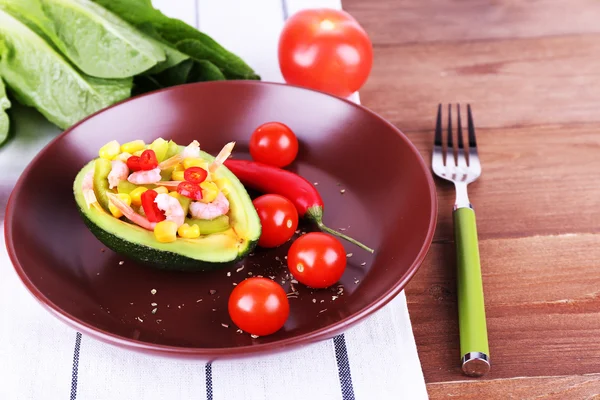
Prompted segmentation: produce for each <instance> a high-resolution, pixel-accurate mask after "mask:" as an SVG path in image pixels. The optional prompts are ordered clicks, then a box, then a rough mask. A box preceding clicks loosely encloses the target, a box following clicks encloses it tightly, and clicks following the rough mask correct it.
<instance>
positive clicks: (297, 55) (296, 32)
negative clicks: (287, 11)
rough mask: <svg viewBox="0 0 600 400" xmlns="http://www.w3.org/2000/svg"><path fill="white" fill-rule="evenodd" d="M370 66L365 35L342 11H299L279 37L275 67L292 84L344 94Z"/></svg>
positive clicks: (353, 88) (361, 80) (370, 52)
mask: <svg viewBox="0 0 600 400" xmlns="http://www.w3.org/2000/svg"><path fill="white" fill-rule="evenodd" d="M372 65H373V46H372V44H371V40H370V39H369V36H368V35H367V33H366V32H365V30H364V29H363V28H362V27H361V26H360V24H359V23H358V22H357V21H356V20H355V19H354V18H353V17H352V16H351V15H350V14H348V13H347V12H345V11H342V10H334V9H326V8H323V9H307V10H303V11H299V12H297V13H295V14H294V15H292V16H291V17H290V18H288V20H287V21H286V23H285V25H284V27H283V30H282V32H281V35H280V37H279V67H280V69H281V73H282V75H283V77H284V78H285V81H286V82H287V83H289V84H292V85H299V86H304V87H308V88H311V89H316V90H321V91H324V92H327V93H330V94H333V95H336V96H340V97H348V96H349V95H351V94H352V93H354V92H355V91H357V90H358V89H360V88H361V86H362V85H363V84H364V83H365V82H366V80H367V78H368V76H369V74H370V72H371V67H372Z"/></svg>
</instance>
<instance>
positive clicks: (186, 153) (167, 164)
mask: <svg viewBox="0 0 600 400" xmlns="http://www.w3.org/2000/svg"><path fill="white" fill-rule="evenodd" d="M188 157H191V158H198V157H200V143H198V141H197V140H194V141H193V142H192V143H190V144H189V145H187V147H186V148H185V149H183V151H182V152H181V153H179V154H175V155H174V156H173V157H171V158H168V159H166V160H165V161H163V162H161V163H160V164H158V168H160V169H167V168H171V167H174V166H175V165H177V164H179V163H180V162H182V161H183V160H184V159H186V158H188Z"/></svg>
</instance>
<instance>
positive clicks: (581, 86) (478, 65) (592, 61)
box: [361, 35, 600, 131]
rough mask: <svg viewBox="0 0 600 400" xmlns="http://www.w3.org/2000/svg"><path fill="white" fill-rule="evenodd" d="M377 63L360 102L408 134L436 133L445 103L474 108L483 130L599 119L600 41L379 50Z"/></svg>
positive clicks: (594, 38)
mask: <svg viewBox="0 0 600 400" xmlns="http://www.w3.org/2000/svg"><path fill="white" fill-rule="evenodd" d="M376 46H377V44H376ZM374 57H375V61H374V65H373V70H372V72H371V75H370V77H369V80H368V81H367V83H366V85H365V86H364V87H363V89H361V100H362V103H363V104H364V105H366V106H367V107H369V108H371V109H373V110H375V111H376V112H378V113H379V114H381V115H382V116H383V117H384V118H387V119H389V120H391V121H392V122H393V123H395V124H396V125H397V126H398V127H399V128H400V129H402V130H403V131H414V130H427V129H432V128H433V124H434V120H435V114H434V112H435V107H436V106H437V104H438V103H440V102H441V103H447V102H452V103H456V102H461V103H471V104H472V105H473V106H474V107H475V109H476V111H477V114H476V117H477V126H478V127H480V128H483V127H509V126H530V125H539V124H561V123H562V124H564V123H573V124H579V123H583V122H599V121H600V113H598V112H596V110H598V109H600V35H586V36H567V37H551V38H540V39H523V40H510V39H507V40H498V41H479V42H460V43H430V44H418V45H405V46H391V47H376V48H375V51H374Z"/></svg>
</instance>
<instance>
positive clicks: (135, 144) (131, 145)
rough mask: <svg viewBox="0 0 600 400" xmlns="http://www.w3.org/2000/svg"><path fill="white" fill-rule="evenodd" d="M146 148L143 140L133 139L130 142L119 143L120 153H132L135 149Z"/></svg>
mask: <svg viewBox="0 0 600 400" xmlns="http://www.w3.org/2000/svg"><path fill="white" fill-rule="evenodd" d="M145 148H146V143H144V141H143V140H141V139H140V140H134V141H132V142H127V143H123V144H122V145H121V152H122V153H130V154H133V153H135V152H136V151H139V150H144V149H145Z"/></svg>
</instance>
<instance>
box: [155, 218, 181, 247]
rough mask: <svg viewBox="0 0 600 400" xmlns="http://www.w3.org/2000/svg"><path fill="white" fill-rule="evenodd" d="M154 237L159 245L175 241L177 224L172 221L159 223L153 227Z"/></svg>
mask: <svg viewBox="0 0 600 400" xmlns="http://www.w3.org/2000/svg"><path fill="white" fill-rule="evenodd" d="M154 236H156V240H158V241H159V242H161V243H171V242H174V241H176V240H177V224H176V223H175V222H173V221H160V222H159V223H157V224H156V226H155V227H154Z"/></svg>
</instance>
